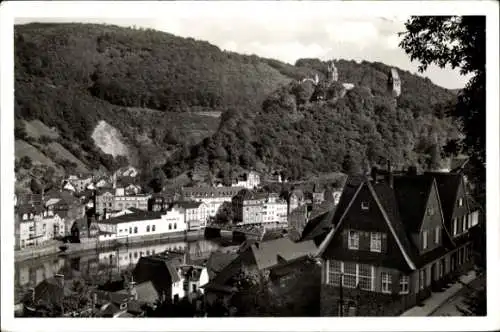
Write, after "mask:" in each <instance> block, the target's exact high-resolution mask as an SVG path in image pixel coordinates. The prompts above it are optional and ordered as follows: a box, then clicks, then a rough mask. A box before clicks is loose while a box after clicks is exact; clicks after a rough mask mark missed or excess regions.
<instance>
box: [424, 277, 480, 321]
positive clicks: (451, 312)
mask: <svg viewBox="0 0 500 332" xmlns="http://www.w3.org/2000/svg"><path fill="white" fill-rule="evenodd" d="M485 286H486V277H485V275H484V274H483V275H481V276H480V277H479V278H477V279H475V280H473V281H471V282H470V283H469V285H468V286H466V287H464V288H462V289H461V290H460V291H459V292H458V293H457V294H455V295H454V296H453V297H452V298H450V299H449V300H448V301H447V302H446V303H444V304H443V305H442V306H441V307H439V309H437V310H436V311H435V312H434V313H432V314H431V316H464V314H463V313H461V312H460V311H459V310H458V309H457V305H458V306H459V307H463V308H466V305H465V303H464V300H465V299H466V297H467V295H468V294H470V293H471V292H473V289H480V288H482V287H485Z"/></svg>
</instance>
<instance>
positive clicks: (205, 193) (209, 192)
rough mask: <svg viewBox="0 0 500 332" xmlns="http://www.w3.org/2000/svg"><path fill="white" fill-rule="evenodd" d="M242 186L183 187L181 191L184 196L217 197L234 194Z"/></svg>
mask: <svg viewBox="0 0 500 332" xmlns="http://www.w3.org/2000/svg"><path fill="white" fill-rule="evenodd" d="M242 189H244V188H243V187H185V188H182V189H181V192H182V194H183V195H185V196H195V197H217V196H230V197H232V196H234V195H236V194H237V193H238V192H240V191H241V190H242Z"/></svg>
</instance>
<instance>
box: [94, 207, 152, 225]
mask: <svg viewBox="0 0 500 332" xmlns="http://www.w3.org/2000/svg"><path fill="white" fill-rule="evenodd" d="M161 214H162V213H161V212H160V211H142V210H141V211H140V212H137V213H129V214H124V215H122V216H119V217H114V218H109V219H103V220H100V221H99V222H98V223H100V224H112V225H116V224H119V223H124V222H131V221H141V220H153V219H160V218H161Z"/></svg>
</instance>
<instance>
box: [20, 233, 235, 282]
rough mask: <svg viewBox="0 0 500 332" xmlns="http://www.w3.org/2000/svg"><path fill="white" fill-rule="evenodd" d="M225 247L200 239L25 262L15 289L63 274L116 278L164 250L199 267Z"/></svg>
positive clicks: (219, 243)
mask: <svg viewBox="0 0 500 332" xmlns="http://www.w3.org/2000/svg"><path fill="white" fill-rule="evenodd" d="M229 244H231V243H224V242H220V241H217V240H207V239H200V240H197V241H192V242H186V241H179V242H168V243H157V244H148V245H137V246H129V247H126V246H123V247H119V248H116V249H103V250H101V251H98V252H91V253H88V252H87V253H84V254H74V255H67V256H62V255H59V256H55V257H54V256H52V257H47V258H42V259H40V258H38V259H34V260H27V261H23V262H17V263H15V286H16V288H17V289H25V288H27V287H34V286H35V285H37V284H39V283H40V282H42V281H43V280H45V279H48V278H51V277H53V276H54V275H55V274H57V273H61V274H64V275H65V278H67V279H71V278H72V277H76V276H77V275H87V276H99V275H102V274H104V273H105V274H108V273H109V274H110V275H111V274H120V272H122V271H124V270H126V269H129V268H132V267H133V266H134V265H135V264H137V262H138V261H139V259H140V258H141V257H142V256H148V255H153V254H155V253H160V252H163V251H165V250H175V251H182V252H185V259H186V261H187V262H193V263H200V262H202V261H203V260H206V259H208V257H209V255H210V253H211V252H213V251H215V250H217V249H218V248H220V247H223V246H226V245H229Z"/></svg>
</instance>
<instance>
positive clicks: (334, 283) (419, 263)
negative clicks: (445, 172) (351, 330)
mask: <svg viewBox="0 0 500 332" xmlns="http://www.w3.org/2000/svg"><path fill="white" fill-rule="evenodd" d="M439 183H440V181H439V180H437V177H435V176H432V175H429V174H423V175H399V176H393V174H392V172H391V171H388V172H387V173H386V177H385V179H383V180H380V179H379V178H378V176H377V174H376V172H375V173H374V174H373V173H372V177H371V178H368V177H365V176H360V177H350V178H349V179H348V181H347V183H346V186H345V187H344V190H343V193H342V196H341V198H340V201H339V204H338V205H337V208H336V211H335V214H334V215H333V218H332V221H331V224H332V225H333V227H332V229H331V230H330V232H329V233H328V235H327V236H326V238H325V240H324V241H323V242H322V243H321V245H320V248H319V250H318V252H317V256H318V257H319V258H320V259H321V262H322V269H323V273H322V288H321V315H322V316H344V315H357V316H396V315H400V314H401V313H402V312H403V311H404V310H406V309H408V308H410V307H413V306H415V305H417V304H418V303H419V302H420V301H422V300H423V299H425V298H427V297H429V296H430V294H431V292H432V291H433V290H439V289H441V287H443V285H444V284H445V283H446V281H447V280H448V278H450V277H452V276H453V275H454V274H456V273H459V272H461V271H464V270H465V269H468V268H470V267H471V265H472V255H471V247H470V245H471V243H470V242H467V241H464V242H458V241H457V238H456V237H455V236H454V235H453V230H450V227H449V225H450V224H449V222H448V221H447V220H449V218H450V217H447V215H448V214H449V212H447V210H448V208H447V207H446V206H447V204H448V203H447V202H448V201H452V202H453V203H452V204H455V202H456V199H457V198H458V196H460V194H459V187H458V186H456V187H454V188H449V191H448V190H445V191H444V190H440V188H439ZM457 204H458V203H457ZM458 253H461V254H458ZM458 255H460V258H458Z"/></svg>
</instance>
